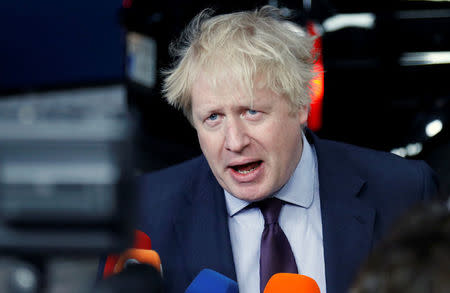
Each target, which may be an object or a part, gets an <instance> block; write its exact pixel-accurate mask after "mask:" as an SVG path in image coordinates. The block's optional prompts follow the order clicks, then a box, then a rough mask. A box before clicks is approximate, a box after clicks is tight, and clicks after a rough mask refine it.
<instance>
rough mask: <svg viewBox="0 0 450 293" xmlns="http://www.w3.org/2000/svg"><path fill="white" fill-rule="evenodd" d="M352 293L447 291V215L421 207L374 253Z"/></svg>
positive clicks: (436, 206)
mask: <svg viewBox="0 0 450 293" xmlns="http://www.w3.org/2000/svg"><path fill="white" fill-rule="evenodd" d="M350 292H351V293H372V292H373V293H375V292H376V293H400V292H408V293H419V292H420V293H422V292H430V293H444V292H450V213H449V208H448V206H445V205H443V204H442V203H440V202H432V203H429V204H420V205H418V206H416V207H415V208H414V209H412V210H411V211H410V212H408V213H407V214H406V215H405V216H404V217H402V218H401V220H400V221H399V222H398V223H397V224H396V225H395V226H394V229H393V230H392V231H391V233H390V234H389V236H388V237H387V238H386V239H385V240H383V241H382V242H381V243H380V245H379V246H378V247H377V248H376V249H375V250H374V252H373V253H372V254H371V256H370V257H369V259H368V260H367V262H366V263H365V264H364V266H363V267H362V268H361V271H360V273H359V274H358V277H357V279H356V281H355V283H354V284H353V286H352V289H351V290H350Z"/></svg>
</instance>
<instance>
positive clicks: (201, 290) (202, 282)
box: [185, 269, 239, 293]
mask: <svg viewBox="0 0 450 293" xmlns="http://www.w3.org/2000/svg"><path fill="white" fill-rule="evenodd" d="M212 292H214V293H239V288H238V285H237V283H236V282H235V281H233V280H231V279H230V278H227V277H225V276H224V275H222V274H219V273H218V272H215V271H213V270H210V269H203V270H202V271H201V272H200V273H199V274H198V275H197V277H195V279H194V280H193V281H192V283H191V284H190V285H189V287H188V288H187V289H186V291H185V293H212Z"/></svg>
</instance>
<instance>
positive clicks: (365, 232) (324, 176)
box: [307, 132, 375, 293]
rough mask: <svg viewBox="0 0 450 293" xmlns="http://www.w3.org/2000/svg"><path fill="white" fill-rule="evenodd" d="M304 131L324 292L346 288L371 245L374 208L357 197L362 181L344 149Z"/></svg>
mask: <svg viewBox="0 0 450 293" xmlns="http://www.w3.org/2000/svg"><path fill="white" fill-rule="evenodd" d="M307 134H308V137H309V138H310V140H311V141H312V143H313V144H314V146H315V150H316V154H317V160H318V169H319V186H320V187H319V188H320V189H319V190H320V204H321V211H322V231H323V246H324V258H325V275H326V283H327V292H328V293H332V292H347V289H348V286H349V285H350V283H351V281H352V278H353V277H354V275H355V273H356V271H357V269H358V268H359V266H360V265H361V261H362V260H364V259H365V258H366V256H367V255H368V254H369V252H370V249H371V247H372V234H373V225H374V219H375V210H374V209H373V208H371V207H368V206H365V205H364V204H363V203H362V202H361V201H360V200H359V198H358V196H359V195H360V193H361V192H363V190H364V188H365V184H366V181H365V180H364V179H363V178H361V176H360V174H359V173H360V172H358V170H356V169H354V167H353V166H352V165H351V160H350V158H349V157H348V154H349V151H348V149H346V148H344V149H342V150H339V148H342V145H339V146H337V145H332V144H334V143H333V142H328V141H325V140H320V139H318V138H317V137H316V136H315V135H314V134H312V133H308V132H307Z"/></svg>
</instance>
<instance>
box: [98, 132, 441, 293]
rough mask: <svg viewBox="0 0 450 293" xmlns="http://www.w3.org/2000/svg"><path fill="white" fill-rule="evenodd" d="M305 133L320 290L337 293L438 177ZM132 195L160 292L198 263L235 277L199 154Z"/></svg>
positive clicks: (213, 185)
mask: <svg viewBox="0 0 450 293" xmlns="http://www.w3.org/2000/svg"><path fill="white" fill-rule="evenodd" d="M306 134H307V137H308V141H309V142H310V143H312V144H313V145H314V147H315V150H316V154H317V159H318V171H319V188H320V189H319V191H320V205H321V209H322V211H321V215H322V225H323V246H324V258H325V274H326V285H327V292H328V293H344V292H347V289H348V286H349V285H350V283H351V281H352V279H353V277H354V275H355V273H356V272H357V270H358V267H359V266H360V264H361V263H362V261H364V259H365V258H366V257H367V255H368V254H369V252H370V250H371V249H372V247H373V246H374V243H376V242H377V240H379V239H380V238H381V237H382V236H383V234H384V233H385V232H386V229H387V228H388V227H389V226H390V224H391V223H392V221H393V220H395V218H396V217H398V216H399V215H400V214H401V213H402V212H403V211H404V210H405V209H407V208H408V207H409V206H411V205H412V204H413V203H415V202H417V201H420V200H424V199H426V198H429V197H431V196H433V195H434V194H435V193H436V192H437V190H436V189H437V182H436V179H435V177H434V175H433V174H434V173H433V172H432V170H431V169H430V168H429V167H428V165H427V164H425V163H424V162H421V161H409V160H405V159H402V158H400V157H397V156H395V155H392V154H388V153H383V152H377V151H373V150H368V149H364V148H360V147H356V146H352V145H347V144H343V143H337V142H333V141H327V140H322V139H319V138H318V137H316V136H315V135H314V134H312V133H310V132H309V131H307V132H306ZM139 194H140V201H139V211H138V223H139V224H138V226H137V227H136V228H137V229H140V230H142V231H144V232H146V233H147V234H148V235H149V236H150V238H151V240H152V248H153V249H154V250H156V251H157V252H158V253H159V255H160V257H161V260H162V265H163V271H164V279H165V283H166V286H167V288H166V292H167V293H180V292H184V291H185V289H186V287H187V286H188V285H189V284H190V283H191V282H192V280H193V279H194V278H195V277H196V275H197V274H198V273H199V272H200V271H201V270H202V269H203V268H210V269H212V270H215V271H217V272H219V273H222V274H224V275H226V276H228V277H229V278H232V279H234V280H236V273H235V269H234V262H233V254H232V247H231V242H230V236H229V230H228V220H227V217H228V215H227V211H226V204H225V197H224V193H223V189H222V188H221V187H220V185H219V184H218V182H217V181H216V179H215V177H214V175H213V174H212V172H211V170H210V168H209V166H208V163H207V161H206V159H205V158H204V157H203V156H200V157H198V158H195V159H193V160H191V161H188V162H185V163H182V164H180V165H177V166H173V167H170V168H168V169H164V170H162V171H158V172H155V173H151V174H148V175H145V176H143V177H142V178H141V179H140V180H139ZM305 253H308V252H307V251H305ZM102 265H103V263H101V264H100V269H99V272H101V270H102ZM255 293H256V292H255Z"/></svg>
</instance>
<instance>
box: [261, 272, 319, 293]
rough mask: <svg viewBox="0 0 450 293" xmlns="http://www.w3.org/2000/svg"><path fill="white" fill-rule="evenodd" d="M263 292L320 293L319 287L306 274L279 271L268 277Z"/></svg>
mask: <svg viewBox="0 0 450 293" xmlns="http://www.w3.org/2000/svg"><path fill="white" fill-rule="evenodd" d="M264 293H320V288H319V285H317V283H316V281H314V279H312V278H310V277H308V276H305V275H298V274H289V273H279V274H275V275H273V276H272V277H271V278H270V279H269V282H267V285H266V288H265V289H264Z"/></svg>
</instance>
